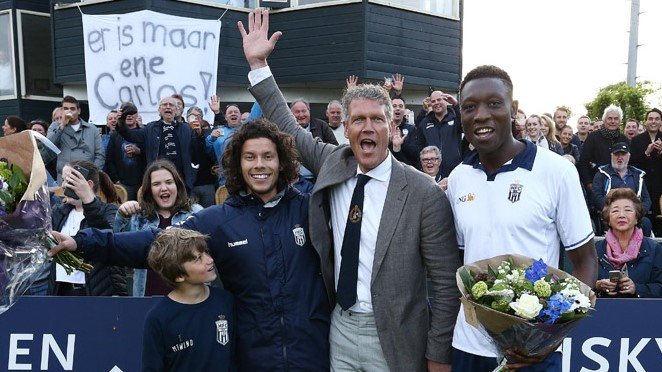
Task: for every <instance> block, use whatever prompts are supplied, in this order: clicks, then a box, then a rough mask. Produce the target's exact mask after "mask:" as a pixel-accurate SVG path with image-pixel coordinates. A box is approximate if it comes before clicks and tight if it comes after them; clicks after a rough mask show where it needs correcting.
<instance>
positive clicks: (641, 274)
mask: <svg viewBox="0 0 662 372" xmlns="http://www.w3.org/2000/svg"><path fill="white" fill-rule="evenodd" d="M642 216H643V206H642V203H641V200H639V198H638V197H637V195H636V194H635V193H634V192H633V191H632V190H630V189H627V188H620V189H613V190H611V191H610V192H609V193H608V194H607V199H606V202H605V207H604V208H603V209H602V218H603V219H604V220H605V221H606V222H607V223H608V224H609V230H608V231H607V234H606V235H605V239H604V240H602V241H599V242H597V243H596V245H595V248H596V249H597V253H598V257H599V258H600V263H599V267H598V280H597V281H596V283H595V289H596V292H598V295H600V296H602V297H662V245H660V244H658V243H656V242H655V240H653V239H650V238H646V237H644V236H643V232H642V230H641V218H642Z"/></svg>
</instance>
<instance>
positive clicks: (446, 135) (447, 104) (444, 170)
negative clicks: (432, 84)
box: [417, 90, 462, 178]
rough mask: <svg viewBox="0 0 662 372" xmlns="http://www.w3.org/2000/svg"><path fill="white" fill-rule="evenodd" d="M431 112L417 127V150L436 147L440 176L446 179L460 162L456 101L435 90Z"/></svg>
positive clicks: (459, 121)
mask: <svg viewBox="0 0 662 372" xmlns="http://www.w3.org/2000/svg"><path fill="white" fill-rule="evenodd" d="M430 105H431V106H432V111H431V112H429V113H428V114H427V115H426V116H425V118H423V120H422V121H421V122H420V123H419V124H418V125H417V130H418V132H417V134H418V149H419V150H422V149H423V148H425V147H427V146H437V148H439V150H441V158H442V159H444V162H443V163H442V165H441V171H440V176H441V177H442V178H446V177H448V175H449V174H450V173H451V171H452V170H453V168H455V166H457V165H458V164H460V162H461V161H462V156H461V154H462V152H461V143H462V124H461V120H460V110H459V108H458V107H457V100H456V99H455V97H453V96H451V95H450V94H446V93H444V92H442V91H439V90H435V91H434V92H432V94H430Z"/></svg>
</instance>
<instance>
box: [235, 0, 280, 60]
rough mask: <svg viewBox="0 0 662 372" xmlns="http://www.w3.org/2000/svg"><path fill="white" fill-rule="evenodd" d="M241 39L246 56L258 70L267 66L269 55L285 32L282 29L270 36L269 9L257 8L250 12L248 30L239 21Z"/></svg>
mask: <svg viewBox="0 0 662 372" xmlns="http://www.w3.org/2000/svg"><path fill="white" fill-rule="evenodd" d="M237 27H238V28H239V33H240V34H241V39H242V40H243V46H244V56H246V61H248V65H249V66H250V67H251V70H257V69H258V68H262V67H265V66H267V57H269V55H270V54H271V52H272V51H273V50H274V48H275V47H276V42H277V41H278V38H280V37H281V35H282V34H283V33H282V32H280V31H276V32H274V34H273V35H271V37H268V36H269V11H266V10H262V9H259V8H258V9H255V10H253V11H251V12H250V13H249V14H248V32H246V29H245V28H244V25H243V23H242V22H241V21H239V22H237Z"/></svg>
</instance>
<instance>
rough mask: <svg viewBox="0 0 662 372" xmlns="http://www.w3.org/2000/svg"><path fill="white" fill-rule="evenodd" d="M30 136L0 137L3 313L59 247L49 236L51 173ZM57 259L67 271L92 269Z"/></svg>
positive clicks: (0, 305) (71, 256)
mask: <svg viewBox="0 0 662 372" xmlns="http://www.w3.org/2000/svg"><path fill="white" fill-rule="evenodd" d="M30 132H31V131H23V132H21V133H17V134H12V135H11V136H7V137H2V138H0V154H2V159H0V313H2V312H4V311H5V310H6V309H8V308H9V306H11V305H12V304H13V303H14V301H16V298H17V297H18V296H20V295H21V294H23V293H24V292H25V290H27V288H29V287H30V285H31V284H32V282H33V281H34V279H35V278H34V275H33V274H35V273H36V272H37V271H38V270H39V269H40V268H41V267H42V266H43V265H44V263H45V262H46V261H47V260H48V257H47V255H46V252H47V251H48V249H50V248H52V246H53V245H54V244H57V242H55V241H54V239H53V237H52V236H51V234H50V229H51V207H50V198H49V193H48V188H47V187H46V169H45V168H44V163H43V161H42V160H41V155H40V154H39V151H38V148H37V144H36V142H35V140H34V138H33V136H32V134H31V133H30ZM53 259H54V260H55V262H57V263H60V264H63V266H65V269H67V270H72V269H79V270H83V271H89V270H90V269H91V268H92V267H91V266H90V265H89V264H86V263H84V262H82V261H81V260H80V259H79V258H78V257H76V256H75V255H74V254H72V253H71V252H68V253H64V254H62V252H60V253H58V254H57V255H56V256H55V257H54V258H53Z"/></svg>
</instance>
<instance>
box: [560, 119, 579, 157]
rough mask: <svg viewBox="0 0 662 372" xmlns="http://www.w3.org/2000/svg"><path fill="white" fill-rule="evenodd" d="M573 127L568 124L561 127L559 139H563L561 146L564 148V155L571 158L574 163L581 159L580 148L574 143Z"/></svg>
mask: <svg viewBox="0 0 662 372" xmlns="http://www.w3.org/2000/svg"><path fill="white" fill-rule="evenodd" d="M572 135H573V133H572V128H571V127H570V126H569V125H566V126H565V127H563V129H561V133H560V134H559V139H560V140H561V147H562V148H563V156H564V157H565V158H566V159H568V160H570V162H571V163H572V164H577V162H578V161H579V149H578V148H577V145H575V144H574V143H572Z"/></svg>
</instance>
